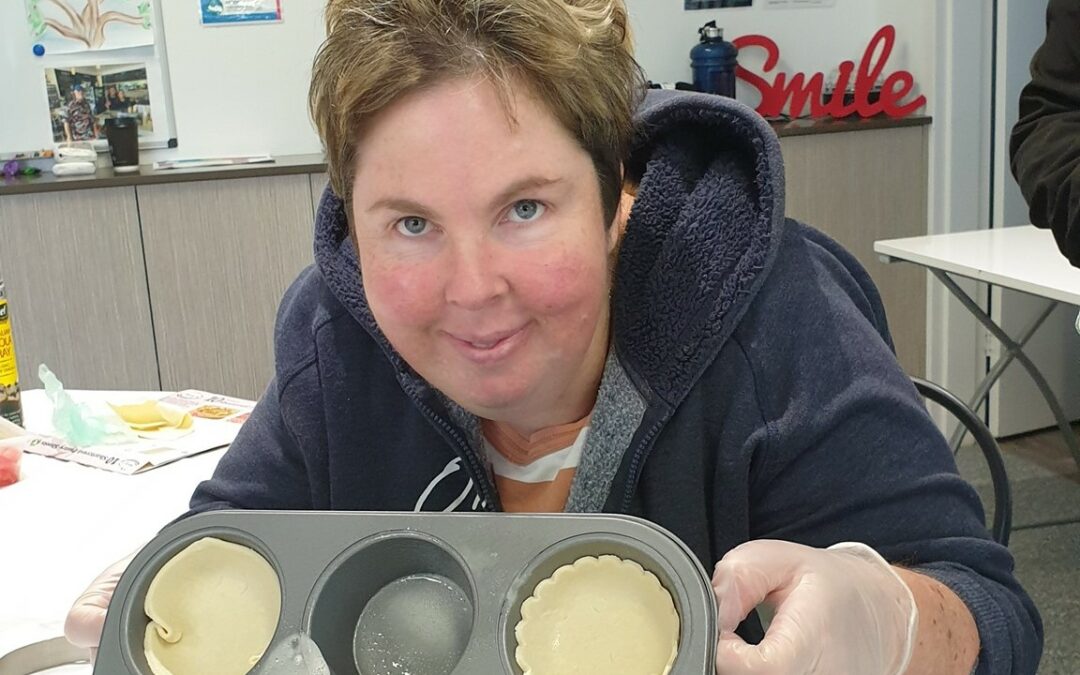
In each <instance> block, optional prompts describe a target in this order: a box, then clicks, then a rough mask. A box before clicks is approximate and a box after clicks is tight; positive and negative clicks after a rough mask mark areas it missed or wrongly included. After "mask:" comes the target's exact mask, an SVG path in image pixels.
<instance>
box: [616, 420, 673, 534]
mask: <svg viewBox="0 0 1080 675" xmlns="http://www.w3.org/2000/svg"><path fill="white" fill-rule="evenodd" d="M668 417H669V416H668V415H664V416H662V417H661V418H660V419H658V420H656V422H654V423H653V425H652V426H651V427H649V430H648V432H646V434H645V436H644V437H643V438H642V439H641V443H639V444H638V446H637V448H635V449H634V454H633V455H632V456H631V459H630V469H629V470H628V471H627V475H626V485H625V487H624V488H623V500H622V505H621V507H620V509H619V511H620V512H621V513H627V512H629V510H630V503H631V502H632V501H633V499H634V493H635V492H637V486H638V482H639V481H640V480H641V471H642V469H643V468H644V466H645V459H646V458H647V457H648V456H649V450H651V449H652V446H653V440H654V439H655V437H656V434H658V433H659V432H660V429H661V428H663V426H664V424H666V423H667V419H668Z"/></svg>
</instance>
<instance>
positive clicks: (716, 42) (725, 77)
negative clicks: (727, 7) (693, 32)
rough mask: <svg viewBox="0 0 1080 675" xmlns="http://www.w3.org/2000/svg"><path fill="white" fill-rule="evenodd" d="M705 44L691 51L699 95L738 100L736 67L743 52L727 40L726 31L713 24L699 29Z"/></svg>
mask: <svg viewBox="0 0 1080 675" xmlns="http://www.w3.org/2000/svg"><path fill="white" fill-rule="evenodd" d="M698 33H700V34H701V42H700V43H698V44H697V45H695V46H694V48H693V49H691V50H690V67H691V68H692V69H693V71H694V87H695V88H696V89H697V90H698V91H704V92H706V93H709V94H719V95H721V96H727V97H728V98H735V66H736V64H737V62H738V61H737V59H738V56H739V49H738V47H736V46H735V45H733V44H731V43H730V42H727V41H726V40H724V29H723V28H717V27H716V22H715V21H710V22H709V23H707V24H705V25H704V26H702V27H701V28H699V29H698Z"/></svg>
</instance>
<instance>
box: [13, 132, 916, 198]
mask: <svg viewBox="0 0 1080 675" xmlns="http://www.w3.org/2000/svg"><path fill="white" fill-rule="evenodd" d="M769 123H770V124H771V125H772V128H773V130H775V131H776V134H777V135H778V136H780V137H785V136H807V135H811V134H834V133H842V132H849V131H865V130H869V129H893V128H898V127H913V126H925V125H929V124H930V123H931V118H930V117H929V116H925V115H916V116H912V117H906V118H903V119H891V118H889V117H885V116H882V117H874V118H870V119H842V120H836V119H832V118H824V119H818V120H812V119H796V120H770V122H769ZM274 160H275V161H274V162H273V163H266V164H243V165H239V166H219V167H203V168H195V169H167V170H162V171H155V170H154V169H153V166H152V165H148V164H147V165H142V166H140V167H139V170H138V171H135V172H132V173H116V172H115V171H113V170H112V167H102V168H99V169H98V170H97V172H95V173H94V174H93V175H87V176H65V177H57V176H54V175H53V174H52V173H50V172H48V171H46V172H43V173H42V174H40V175H38V176H34V177H27V176H18V177H16V178H14V179H12V180H4V179H2V178H0V197H2V196H4V195H17V194H29V193H35V192H58V191H64V190H85V189H89V188H108V187H124V186H129V185H154V184H158V183H185V182H190V181H200V180H220V179H224V178H258V177H262V176H287V175H293V174H304V173H322V172H324V171H326V162H325V160H324V158H323V155H322V154H310V155H285V156H281V157H275V158H274Z"/></svg>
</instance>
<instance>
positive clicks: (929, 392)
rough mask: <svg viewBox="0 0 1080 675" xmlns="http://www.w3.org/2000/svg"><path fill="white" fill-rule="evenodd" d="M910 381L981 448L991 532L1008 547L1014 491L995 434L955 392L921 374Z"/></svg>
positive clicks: (999, 541)
mask: <svg viewBox="0 0 1080 675" xmlns="http://www.w3.org/2000/svg"><path fill="white" fill-rule="evenodd" d="M911 381H912V382H913V383H914V384H915V388H916V389H918V390H919V394H921V395H922V397H923V398H925V399H928V400H930V401H933V402H934V403H937V404H938V405H940V406H941V407H942V408H944V409H945V410H946V411H948V413H949V414H950V415H952V416H953V417H955V418H957V419H958V420H959V421H960V423H961V424H962V425H964V427H965V428H966V429H967V430H968V432H970V433H971V436H972V438H974V439H975V443H976V444H977V445H978V446H979V449H980V450H982V453H983V457H984V458H985V459H986V465H987V466H988V467H989V468H990V480H991V482H992V483H993V488H994V524H993V526H992V527H991V528H990V531H991V533H992V534H993V536H994V540H995V541H997V542H998V543H1000V544H1001V545H1002V546H1008V545H1009V534H1010V532H1011V531H1012V492H1011V491H1010V488H1009V476H1008V474H1007V473H1006V472H1005V461H1004V460H1003V459H1002V457H1001V448H999V447H998V444H997V441H996V440H994V436H993V434H991V433H990V430H989V429H988V428H986V425H985V424H983V421H982V420H981V419H979V417H978V415H976V414H975V413H974V412H972V410H971V408H969V407H967V404H966V403H964V402H963V401H961V400H960V399H959V398H957V397H956V395H955V394H953V393H952V392H950V391H948V390H947V389H945V388H944V387H941V386H939V385H937V384H934V383H933V382H929V381H927V380H924V379H922V378H919V377H912V378H911Z"/></svg>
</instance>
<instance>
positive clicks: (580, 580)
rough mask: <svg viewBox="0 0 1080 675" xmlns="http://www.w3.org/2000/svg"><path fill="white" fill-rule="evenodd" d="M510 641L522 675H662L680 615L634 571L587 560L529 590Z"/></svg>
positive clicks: (628, 563)
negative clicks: (512, 642) (530, 594)
mask: <svg viewBox="0 0 1080 675" xmlns="http://www.w3.org/2000/svg"><path fill="white" fill-rule="evenodd" d="M514 634H515V636H516V638H517V650H516V652H515V658H516V659H517V662H518V665H519V666H521V669H522V671H524V673H525V675H575V674H577V673H580V674H582V675H585V674H586V673H587V674H588V675H667V673H669V672H670V671H671V666H672V664H674V663H675V655H676V652H677V650H678V645H679V615H678V613H677V612H676V611H675V604H674V602H672V599H671V594H670V593H668V591H667V590H666V589H665V588H664V587H663V586H661V585H660V581H659V580H658V579H657V578H656V576H655V575H653V574H652V573H650V572H648V571H646V570H645V569H644V568H642V567H641V565H639V564H637V563H636V562H633V561H632V560H623V559H621V558H618V557H616V556H613V555H605V556H600V557H599V558H595V557H591V556H590V557H584V558H579V559H578V560H576V561H575V562H574V563H573V564H570V565H564V566H562V567H560V568H559V569H557V570H555V573H554V574H552V575H551V576H550V577H548V578H547V579H544V580H543V581H541V582H540V583H539V584H537V585H536V589H535V590H534V591H533V595H532V597H530V598H529V599H527V600H526V601H525V602H523V603H522V605H521V621H520V622H518V625H517V627H516V628H515V629H514Z"/></svg>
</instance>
